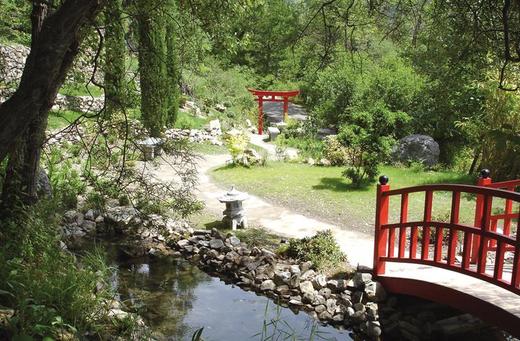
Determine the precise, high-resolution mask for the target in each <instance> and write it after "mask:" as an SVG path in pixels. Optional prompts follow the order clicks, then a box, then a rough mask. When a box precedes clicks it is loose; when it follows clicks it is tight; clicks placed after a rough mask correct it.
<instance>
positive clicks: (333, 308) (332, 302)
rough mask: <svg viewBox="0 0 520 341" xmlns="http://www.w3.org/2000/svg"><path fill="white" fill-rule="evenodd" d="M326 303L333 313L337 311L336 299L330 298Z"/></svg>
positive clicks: (328, 309) (329, 310)
mask: <svg viewBox="0 0 520 341" xmlns="http://www.w3.org/2000/svg"><path fill="white" fill-rule="evenodd" d="M325 305H326V306H327V311H328V312H329V313H331V314H334V312H335V311H336V300H335V299H332V298H329V299H328V300H327V303H326V304H325Z"/></svg>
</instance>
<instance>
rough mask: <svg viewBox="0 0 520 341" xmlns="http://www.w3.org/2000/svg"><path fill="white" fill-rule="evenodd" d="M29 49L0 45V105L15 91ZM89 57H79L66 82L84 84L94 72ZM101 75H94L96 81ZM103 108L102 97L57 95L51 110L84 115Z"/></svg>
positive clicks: (21, 46) (19, 46) (99, 79)
mask: <svg viewBox="0 0 520 341" xmlns="http://www.w3.org/2000/svg"><path fill="white" fill-rule="evenodd" d="M30 51H31V50H30V49H29V48H28V47H26V46H23V45H2V44H0V103H2V102H4V101H5V100H6V99H7V98H8V97H9V96H10V95H11V94H12V93H13V92H14V89H16V87H17V84H18V82H19V80H20V78H21V77H22V74H23V69H24V67H25V62H26V60H27V56H28V55H29V53H30ZM89 59H90V58H89V57H87V56H79V57H78V58H77V60H76V62H75V63H74V67H73V70H72V71H71V72H69V75H68V76H67V82H73V81H79V82H84V81H86V80H87V79H89V78H90V77H91V75H92V73H93V72H94V67H93V66H92V65H91V64H92V63H90V62H89ZM101 78H102V74H101V73H99V72H98V73H97V74H96V80H97V81H102V79H101ZM103 106H104V98H103V97H91V96H65V95H61V94H58V96H57V97H56V100H55V103H54V107H53V110H73V111H79V112H84V113H92V112H98V111H100V110H101V109H102V108H103Z"/></svg>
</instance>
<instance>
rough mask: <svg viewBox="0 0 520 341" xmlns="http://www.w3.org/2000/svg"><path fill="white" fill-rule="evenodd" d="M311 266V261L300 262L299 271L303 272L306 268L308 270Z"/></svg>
mask: <svg viewBox="0 0 520 341" xmlns="http://www.w3.org/2000/svg"><path fill="white" fill-rule="evenodd" d="M311 268H312V262H311V261H307V262H303V263H301V264H300V269H301V272H305V271H307V270H310V269H311Z"/></svg>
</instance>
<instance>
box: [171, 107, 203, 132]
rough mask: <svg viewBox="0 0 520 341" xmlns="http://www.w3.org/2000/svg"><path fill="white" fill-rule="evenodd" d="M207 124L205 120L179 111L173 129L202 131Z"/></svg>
mask: <svg viewBox="0 0 520 341" xmlns="http://www.w3.org/2000/svg"><path fill="white" fill-rule="evenodd" d="M207 123H208V120H207V119H206V118H202V117H197V116H194V115H193V114H191V113H187V112H185V111H180V112H179V113H178V114H177V119H176V121H175V128H180V129H202V128H204V126H205V125H206V124H207Z"/></svg>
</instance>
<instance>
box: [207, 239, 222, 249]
mask: <svg viewBox="0 0 520 341" xmlns="http://www.w3.org/2000/svg"><path fill="white" fill-rule="evenodd" d="M209 247H210V248H212V249H216V250H219V249H221V248H223V247H224V242H223V241H222V240H221V239H211V240H210V241H209Z"/></svg>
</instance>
